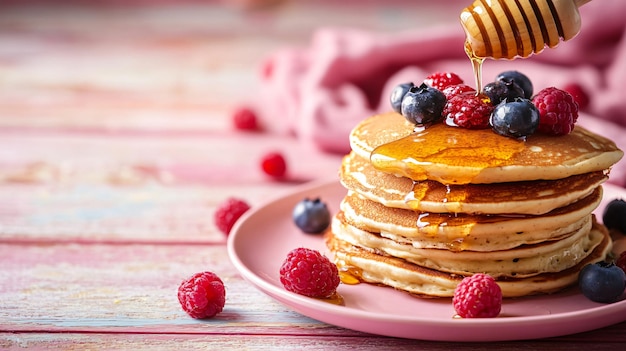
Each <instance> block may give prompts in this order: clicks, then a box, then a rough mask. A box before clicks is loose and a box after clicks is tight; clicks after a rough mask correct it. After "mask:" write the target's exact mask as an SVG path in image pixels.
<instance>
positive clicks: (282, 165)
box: [261, 152, 287, 178]
mask: <svg viewBox="0 0 626 351" xmlns="http://www.w3.org/2000/svg"><path fill="white" fill-rule="evenodd" d="M261 169H262V170H263V172H264V173H265V174H267V175H269V176H270V177H274V178H282V177H284V176H285V174H286V173H287V161H285V158H284V157H283V155H281V154H280V153H278V152H270V153H268V154H266V155H264V156H263V157H262V158H261Z"/></svg>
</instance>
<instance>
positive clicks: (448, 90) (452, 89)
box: [441, 84, 476, 100]
mask: <svg viewBox="0 0 626 351" xmlns="http://www.w3.org/2000/svg"><path fill="white" fill-rule="evenodd" d="M441 92H442V93H443V95H445V97H446V100H450V99H452V98H453V97H455V96H457V95H459V94H461V93H468V92H472V93H476V89H474V88H472V87H470V86H469V85H467V84H454V85H448V86H447V87H445V88H444V89H443V90H442V91H441Z"/></svg>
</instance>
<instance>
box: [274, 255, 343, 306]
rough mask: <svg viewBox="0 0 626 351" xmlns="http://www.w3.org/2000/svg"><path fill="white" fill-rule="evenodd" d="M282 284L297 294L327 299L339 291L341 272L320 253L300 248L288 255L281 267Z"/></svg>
mask: <svg viewBox="0 0 626 351" xmlns="http://www.w3.org/2000/svg"><path fill="white" fill-rule="evenodd" d="M280 282H281V283H282V284H283V286H284V287H285V289H287V290H288V291H291V292H294V293H296V294H300V295H304V296H308V297H317V298H326V297H330V296H332V295H333V294H334V293H335V291H336V290H337V286H339V272H338V270H337V266H335V264H334V263H332V262H331V261H330V260H329V259H328V258H327V257H326V256H324V255H322V254H321V253H320V252H319V251H316V250H312V249H307V248H302V247H300V248H297V249H293V250H291V251H290V252H289V253H288V254H287V258H286V259H285V261H284V262H283V264H282V266H281V267H280Z"/></svg>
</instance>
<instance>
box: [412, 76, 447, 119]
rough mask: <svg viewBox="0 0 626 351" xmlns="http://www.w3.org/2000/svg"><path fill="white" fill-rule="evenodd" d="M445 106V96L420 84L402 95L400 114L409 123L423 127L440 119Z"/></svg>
mask: <svg viewBox="0 0 626 351" xmlns="http://www.w3.org/2000/svg"><path fill="white" fill-rule="evenodd" d="M445 105H446V96H445V95H444V94H443V93H442V92H441V91H440V90H438V89H435V88H432V87H429V86H428V85H426V84H422V85H420V86H414V87H412V88H411V89H409V91H408V92H407V93H406V95H404V98H403V99H402V106H401V112H402V115H403V116H404V118H406V119H407V120H408V121H409V122H411V123H413V124H417V125H423V124H429V123H433V122H436V121H437V120H439V119H441V118H442V112H443V108H444V106H445Z"/></svg>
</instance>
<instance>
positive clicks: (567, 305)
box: [228, 181, 626, 341]
mask: <svg viewBox="0 0 626 351" xmlns="http://www.w3.org/2000/svg"><path fill="white" fill-rule="evenodd" d="M604 189H605V191H604V193H605V195H604V199H605V200H604V201H603V203H602V204H601V206H600V207H599V209H598V211H600V210H601V209H602V208H604V205H605V204H606V202H607V201H608V200H611V199H614V198H616V197H622V198H626V191H625V190H624V189H621V188H618V187H615V186H611V185H605V187H604ZM344 195H345V190H344V189H343V188H342V187H341V185H340V184H339V183H338V182H337V181H333V182H325V183H317V184H313V185H307V186H305V187H302V188H300V189H298V190H297V191H295V192H293V193H291V194H289V195H287V196H284V197H282V198H279V199H277V200H274V201H271V202H269V203H267V204H266V205H264V206H262V207H258V208H256V209H254V210H252V211H249V212H248V213H246V215H245V217H244V218H242V220H241V221H239V222H238V223H237V225H236V227H235V228H234V229H233V232H232V233H231V234H230V237H229V239H228V253H229V255H230V258H231V260H232V262H233V264H234V265H235V267H236V268H237V269H238V270H239V272H240V273H241V274H242V276H243V277H244V278H245V279H246V280H248V281H249V282H251V283H252V284H253V285H255V286H256V287H257V288H258V289H260V290H261V291H263V292H264V293H266V294H268V295H269V296H271V297H273V298H274V299H276V300H278V301H279V302H281V303H283V304H284V305H286V306H288V307H290V308H292V309H294V310H295V311H298V312H300V313H302V314H303V315H305V316H308V317H311V318H314V319H317V320H319V321H322V322H325V323H329V324H333V325H336V326H340V327H344V328H349V329H353V330H358V331H362V332H367V333H372V334H378V335H386V336H394V337H402V338H411V339H423V340H440V341H504V340H522V339H535V338H546V337H554V336H560V335H566V334H573V333H578V332H584V331H589V330H593V329H597V328H602V327H605V326H608V325H611V324H615V323H619V322H621V321H624V320H626V313H624V311H626V300H621V301H619V302H616V303H612V304H599V303H594V302H591V301H590V300H588V299H587V298H585V297H584V296H583V295H582V294H581V293H580V292H579V291H578V290H577V289H576V288H572V289H569V290H568V291H566V292H562V293H559V294H555V295H549V296H538V297H529V298H519V299H505V300H504V303H503V306H502V313H501V315H500V316H499V317H497V318H487V319H458V318H453V316H454V314H455V312H454V309H453V307H452V303H451V299H419V298H415V297H412V296H410V295H408V294H406V293H403V292H400V291H396V290H394V289H391V288H386V287H381V286H374V285H370V284H357V285H347V284H340V286H339V288H338V293H339V294H340V295H341V296H342V297H343V298H344V301H345V305H344V306H339V305H334V304H331V303H328V302H324V301H321V300H317V299H312V298H307V297H304V296H300V295H297V294H294V293H291V292H288V291H286V290H285V289H284V288H283V286H282V284H281V283H280V281H279V273H278V272H279V268H280V265H281V264H282V261H283V260H284V258H285V257H286V255H287V252H289V251H290V250H292V249H294V248H296V247H308V248H312V249H317V250H320V251H321V252H323V253H325V254H326V255H328V256H329V255H330V253H329V252H328V250H327V249H326V247H325V245H324V242H323V239H322V237H321V236H319V235H307V234H303V233H302V232H300V230H298V228H297V227H295V225H294V224H293V222H292V220H291V211H292V209H293V207H294V206H295V204H296V203H298V202H299V201H300V200H302V199H303V198H305V197H309V198H316V197H319V198H320V199H322V201H324V202H326V203H327V204H328V206H329V208H330V210H331V212H332V211H336V210H337V207H338V204H339V202H340V201H341V199H342V198H343V196H344ZM596 213H600V212H596Z"/></svg>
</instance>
